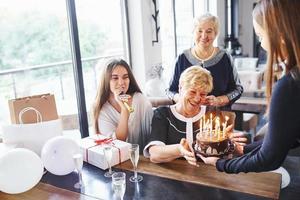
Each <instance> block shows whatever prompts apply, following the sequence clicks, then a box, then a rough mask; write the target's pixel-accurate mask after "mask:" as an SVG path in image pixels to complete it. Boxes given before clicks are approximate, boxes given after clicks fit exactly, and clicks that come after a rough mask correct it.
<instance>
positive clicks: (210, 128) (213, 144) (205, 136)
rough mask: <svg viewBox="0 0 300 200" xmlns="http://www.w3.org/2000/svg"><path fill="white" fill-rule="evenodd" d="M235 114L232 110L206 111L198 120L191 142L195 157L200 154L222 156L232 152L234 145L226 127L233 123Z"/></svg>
mask: <svg viewBox="0 0 300 200" xmlns="http://www.w3.org/2000/svg"><path fill="white" fill-rule="evenodd" d="M234 119H235V114H234V113H232V112H225V111H222V112H219V113H217V112H208V113H206V114H205V116H203V117H202V118H201V119H200V120H199V132H198V134H197V135H196V140H195V141H194V142H193V149H194V151H195V154H196V158H197V159H200V157H199V156H198V154H201V155H202V156H205V157H208V156H217V157H223V156H225V155H228V154H230V153H232V152H233V150H234V145H233V143H232V142H231V140H230V138H229V136H228V134H227V132H226V128H227V127H228V126H229V125H231V124H233V122H234Z"/></svg>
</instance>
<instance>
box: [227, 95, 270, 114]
mask: <svg viewBox="0 0 300 200" xmlns="http://www.w3.org/2000/svg"><path fill="white" fill-rule="evenodd" d="M266 106H267V100H266V98H258V97H241V98H239V99H238V100H237V101H236V102H235V103H234V104H233V105H232V107H231V108H232V110H233V111H240V112H248V113H255V114H259V113H261V112H264V111H265V109H266Z"/></svg>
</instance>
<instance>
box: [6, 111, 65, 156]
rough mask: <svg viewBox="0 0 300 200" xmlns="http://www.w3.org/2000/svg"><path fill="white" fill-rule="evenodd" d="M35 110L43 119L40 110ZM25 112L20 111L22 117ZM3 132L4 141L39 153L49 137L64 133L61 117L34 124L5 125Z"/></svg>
mask: <svg viewBox="0 0 300 200" xmlns="http://www.w3.org/2000/svg"><path fill="white" fill-rule="evenodd" d="M24 109H25V110H24V112H26V111H27V110H29V109H28V108H24ZM30 109H31V108H30ZM34 111H35V112H36V113H37V116H39V117H38V119H39V121H42V118H41V114H40V113H39V111H38V110H36V109H34ZM24 112H22V111H21V112H20V116H19V118H20V119H21V118H22V116H21V115H22V114H23V113H24ZM2 133H3V143H5V144H16V145H17V146H18V147H23V148H27V149H30V150H32V151H34V152H35V153H37V154H38V155H41V150H42V148H43V146H44V144H45V143H46V142H47V141H48V140H49V139H51V138H53V137H55V136H59V135H62V122H61V119H56V120H51V121H45V122H37V123H33V124H11V125H3V126H2Z"/></svg>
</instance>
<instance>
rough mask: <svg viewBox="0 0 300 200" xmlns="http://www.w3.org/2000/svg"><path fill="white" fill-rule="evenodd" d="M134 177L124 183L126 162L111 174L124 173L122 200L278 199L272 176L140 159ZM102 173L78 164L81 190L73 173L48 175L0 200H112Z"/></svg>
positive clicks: (277, 179) (0, 196) (275, 178)
mask: <svg viewBox="0 0 300 200" xmlns="http://www.w3.org/2000/svg"><path fill="white" fill-rule="evenodd" d="M138 168H139V172H140V173H141V175H142V176H143V178H144V180H143V181H142V182H140V183H138V184H134V183H131V182H129V180H128V179H129V177H130V176H132V175H133V173H132V164H131V162H130V161H126V162H124V163H122V164H120V165H118V166H116V167H114V168H113V170H114V171H123V172H125V173H126V177H127V178H126V193H125V197H124V200H131V199H142V200H155V199H161V198H163V199H164V200H169V199H170V200H174V199H175V200H176V199H200V200H201V199H204V200H205V199H221V200H231V199H248V200H250V199H254V200H257V199H278V198H279V192H280V175H279V174H275V173H248V174H244V173H240V174H237V175H236V174H226V173H220V172H218V171H217V170H216V169H215V168H214V167H213V166H209V165H205V164H203V163H200V167H195V166H191V165H189V164H188V163H187V162H186V161H185V160H175V161H172V162H169V163H163V164H154V163H151V162H150V161H149V160H148V159H145V158H144V157H142V156H141V157H140V161H139V166H138ZM104 173H105V171H104V170H101V169H99V168H96V167H94V166H92V165H90V164H87V163H84V167H83V181H84V184H85V187H84V188H83V189H82V190H76V189H74V187H73V185H74V183H76V182H77V180H78V179H77V178H78V177H77V175H76V173H71V174H69V175H66V176H54V175H52V174H50V173H49V172H48V173H47V174H45V175H44V177H43V179H42V181H41V182H40V183H39V184H38V185H37V186H35V187H34V188H33V189H31V190H29V191H27V192H25V193H22V194H16V195H9V194H5V193H2V192H0V199H1V200H23V199H24V200H25V199H26V200H41V199H50V200H54V199H55V200H56V199H58V200H61V199H62V200H65V199H81V200H82V199H87V200H96V199H113V198H114V196H113V191H112V187H111V178H106V177H104Z"/></svg>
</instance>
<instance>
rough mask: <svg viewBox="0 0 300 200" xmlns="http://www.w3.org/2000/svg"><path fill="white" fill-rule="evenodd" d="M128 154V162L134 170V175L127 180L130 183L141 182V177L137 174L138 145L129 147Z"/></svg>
mask: <svg viewBox="0 0 300 200" xmlns="http://www.w3.org/2000/svg"><path fill="white" fill-rule="evenodd" d="M129 154H130V160H131V162H132V165H133V169H134V175H133V176H131V177H130V178H129V180H130V181H131V182H135V183H136V182H140V181H142V180H143V177H142V176H141V175H138V174H137V165H138V162H139V156H140V151H139V145H138V144H132V145H131V147H130V148H129Z"/></svg>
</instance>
